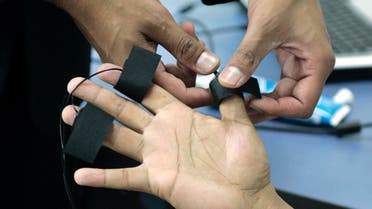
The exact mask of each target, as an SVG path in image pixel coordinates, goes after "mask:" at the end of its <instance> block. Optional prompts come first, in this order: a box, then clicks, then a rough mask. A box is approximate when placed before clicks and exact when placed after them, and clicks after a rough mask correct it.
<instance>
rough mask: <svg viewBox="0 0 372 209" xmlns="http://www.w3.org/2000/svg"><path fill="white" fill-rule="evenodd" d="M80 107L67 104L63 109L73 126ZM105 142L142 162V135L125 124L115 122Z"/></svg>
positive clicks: (66, 119)
mask: <svg viewBox="0 0 372 209" xmlns="http://www.w3.org/2000/svg"><path fill="white" fill-rule="evenodd" d="M78 109H80V108H79V107H77V106H73V105H69V106H66V107H65V108H64V109H63V111H62V118H63V120H64V122H65V123H67V124H68V125H70V126H72V125H73V123H74V120H75V118H76V115H77V114H78V113H77V112H76V110H78ZM103 143H104V144H105V145H106V146H107V147H109V148H110V149H112V150H114V151H116V152H117V153H120V154H122V155H125V156H128V157H130V158H132V159H135V160H137V161H138V162H142V148H143V138H142V135H140V134H138V133H137V132H135V131H133V130H131V129H129V128H127V127H125V126H121V125H117V124H113V125H112V127H111V128H110V130H109V131H108V134H107V136H106V138H105V140H104V142H103Z"/></svg>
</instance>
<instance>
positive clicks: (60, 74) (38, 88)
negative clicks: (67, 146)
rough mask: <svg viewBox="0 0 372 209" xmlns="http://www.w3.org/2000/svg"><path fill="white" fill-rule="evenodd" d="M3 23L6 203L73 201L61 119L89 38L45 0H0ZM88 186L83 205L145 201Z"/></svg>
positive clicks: (0, 90) (84, 69)
mask: <svg viewBox="0 0 372 209" xmlns="http://www.w3.org/2000/svg"><path fill="white" fill-rule="evenodd" d="M0 26H1V30H0V103H1V106H0V107H1V108H0V111H1V112H0V115H1V118H2V120H3V121H2V124H4V125H2V127H1V134H2V135H1V139H2V140H3V141H4V144H5V145H3V149H2V152H1V154H2V156H1V157H2V159H3V161H4V162H3V163H2V169H3V170H4V171H6V172H4V173H6V178H5V180H6V181H5V185H6V186H5V187H6V188H5V189H4V190H3V191H4V192H5V193H6V194H7V195H9V196H11V197H13V198H14V197H15V199H12V200H10V199H8V201H9V202H10V204H8V205H11V208H21V207H22V205H23V206H24V207H25V208H30V209H33V208H35V209H43V208H45V209H54V208H63V209H65V208H70V205H69V202H68V198H67V195H66V192H65V188H64V183H63V178H62V169H61V145H60V138H59V128H58V125H59V119H60V113H61V110H62V102H63V98H64V95H65V94H66V85H67V83H68V81H69V80H70V79H71V78H73V77H75V76H87V75H88V74H89V67H90V49H91V46H90V45H89V43H88V42H87V40H86V39H85V38H84V36H83V35H82V34H81V33H80V31H79V30H78V29H77V27H76V26H75V24H74V22H73V21H72V19H71V18H70V16H69V15H68V14H67V13H66V12H64V11H62V10H60V9H59V8H57V7H55V6H54V5H52V4H50V3H46V2H44V1H42V0H24V1H22V0H19V1H14V0H9V1H7V0H5V1H4V0H0ZM5 142H6V143H5ZM103 159H110V164H112V166H113V167H124V166H134V165H136V162H134V161H132V160H129V159H127V158H123V157H121V156H119V155H117V154H115V153H113V152H110V151H108V150H107V149H105V150H102V151H101V153H100V155H99V156H98V159H97V162H96V163H95V164H94V165H93V166H95V167H106V166H107V163H105V160H103ZM21 164H22V165H23V166H22V167H23V169H20V167H21V166H20V165H21ZM18 173H21V175H22V176H21V178H22V180H23V182H21V181H19V179H20V178H19V177H16V178H15V174H18ZM8 179H12V180H8ZM13 179H14V180H13ZM17 183H19V184H20V185H18V184H17ZM3 188H4V187H3ZM21 188H23V199H20V197H21V190H22V189H21ZM83 190H84V195H83V196H82V199H81V203H82V205H83V206H84V208H89V209H95V208H107V209H111V208H142V206H141V205H140V201H139V195H138V194H139V193H136V192H127V191H119V190H108V189H94V188H83ZM3 205H5V204H3ZM15 205H19V206H21V207H16V206H15Z"/></svg>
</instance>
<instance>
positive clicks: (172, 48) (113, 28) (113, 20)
mask: <svg viewBox="0 0 372 209" xmlns="http://www.w3.org/2000/svg"><path fill="white" fill-rule="evenodd" d="M48 1H52V2H54V3H55V4H56V5H58V6H59V7H61V8H62V9H64V10H65V11H67V12H68V13H69V14H70V15H71V16H72V17H73V19H74V21H75V22H76V24H77V25H78V26H79V28H80V30H81V31H82V33H83V34H84V35H85V37H86V38H87V39H88V41H89V42H90V43H91V44H92V45H93V47H94V48H95V49H96V50H97V52H98V54H99V55H100V57H101V59H102V61H103V62H110V63H114V64H116V65H120V66H122V65H123V63H124V61H125V59H126V58H127V57H128V55H129V53H130V50H131V49H132V47H133V46H134V45H136V46H139V47H142V48H145V49H147V50H151V51H153V52H155V51H156V48H157V47H158V44H160V45H162V46H163V47H164V48H166V49H167V50H168V51H169V52H170V53H171V54H172V55H173V56H174V57H175V58H176V59H177V61H178V63H179V64H178V65H177V66H173V67H167V68H165V66H164V65H163V64H162V65H160V66H159V68H161V69H160V70H159V72H162V74H159V73H158V74H157V75H156V76H155V78H154V79H155V80H156V82H157V83H158V84H159V85H161V86H162V87H164V88H166V89H167V90H168V91H170V92H171V93H172V94H173V95H175V96H176V97H177V98H179V99H181V100H182V101H184V102H186V103H187V104H189V105H191V106H200V105H206V104H210V103H211V99H212V96H211V95H210V94H209V95H206V94H205V93H204V92H202V93H200V92H199V91H198V89H189V88H187V89H186V88H184V86H183V84H181V82H179V81H177V79H175V77H174V76H172V75H171V74H169V73H168V70H169V71H170V72H171V73H172V74H174V75H175V76H177V75H180V74H182V73H184V72H186V70H183V69H187V72H189V71H192V72H194V73H195V72H196V73H200V74H209V73H212V72H214V71H215V70H216V69H217V68H218V67H219V64H220V60H219V58H218V57H217V56H216V55H214V54H213V53H212V52H211V51H209V50H208V49H207V48H206V47H205V46H204V44H203V43H202V42H200V41H199V40H198V39H197V38H196V37H195V34H194V30H193V28H192V27H193V26H189V24H186V29H185V30H184V28H182V27H181V26H179V25H178V24H177V23H176V22H175V21H174V19H173V17H172V15H171V14H170V13H169V12H168V10H167V9H166V8H165V7H164V6H163V5H162V4H161V2H160V1H157V0H104V1H102V0H79V1H70V0H48ZM177 71H181V72H177ZM189 74H190V73H189ZM191 74H192V73H191ZM180 85H181V86H180ZM186 86H187V87H191V86H189V85H186ZM186 90H187V91H186Z"/></svg>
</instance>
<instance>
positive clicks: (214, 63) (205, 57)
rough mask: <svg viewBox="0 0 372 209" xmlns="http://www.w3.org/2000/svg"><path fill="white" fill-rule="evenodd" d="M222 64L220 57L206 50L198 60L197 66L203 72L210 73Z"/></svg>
mask: <svg viewBox="0 0 372 209" xmlns="http://www.w3.org/2000/svg"><path fill="white" fill-rule="evenodd" d="M219 66H220V58H219V57H217V55H215V54H214V53H212V52H210V51H207V50H206V51H204V52H202V53H201V54H200V56H199V58H198V59H197V61H196V68H197V70H198V72H199V73H201V74H204V75H206V74H210V73H213V72H214V71H216V70H217V68H218V67H219Z"/></svg>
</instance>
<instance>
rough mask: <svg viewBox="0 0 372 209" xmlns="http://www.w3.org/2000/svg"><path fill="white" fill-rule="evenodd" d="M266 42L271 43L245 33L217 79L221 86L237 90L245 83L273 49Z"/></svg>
mask: <svg viewBox="0 0 372 209" xmlns="http://www.w3.org/2000/svg"><path fill="white" fill-rule="evenodd" d="M268 42H271V41H267V40H265V38H263V37H262V36H261V35H257V34H254V33H251V32H249V31H247V33H246V35H245V36H244V38H243V40H242V42H241V44H240V46H239V48H238V49H237V50H236V51H235V53H234V54H233V57H232V58H231V59H230V61H229V62H228V64H227V65H226V67H225V68H224V69H223V70H222V72H221V73H220V75H219V77H218V79H219V82H220V83H221V85H223V86H225V87H228V88H238V87H240V86H242V85H243V84H244V83H245V82H247V80H248V79H249V78H250V77H251V75H252V74H253V72H254V71H255V70H256V68H257V66H258V65H259V64H260V62H261V61H262V59H263V58H264V57H265V56H266V55H267V54H268V53H269V51H270V50H271V49H272V48H273V47H272V45H271V43H268Z"/></svg>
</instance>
